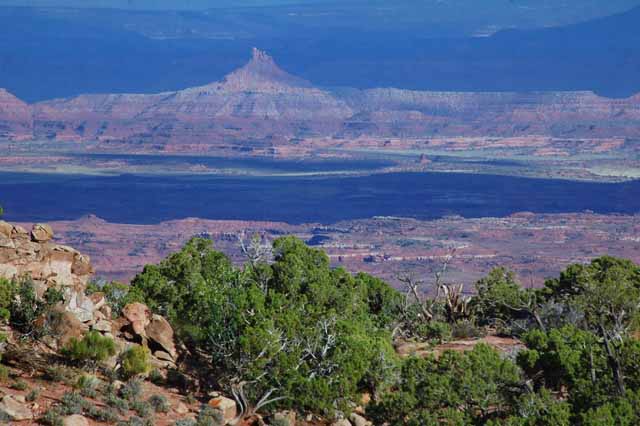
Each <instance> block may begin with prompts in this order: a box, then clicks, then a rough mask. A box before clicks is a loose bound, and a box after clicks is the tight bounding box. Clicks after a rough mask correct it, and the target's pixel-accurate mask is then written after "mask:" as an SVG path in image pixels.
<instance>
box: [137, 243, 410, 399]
mask: <svg viewBox="0 0 640 426" xmlns="http://www.w3.org/2000/svg"><path fill="white" fill-rule="evenodd" d="M273 253H274V262H273V263H272V264H266V263H265V264H258V263H252V264H250V265H247V267H245V268H244V269H243V270H240V269H237V268H235V267H234V266H233V265H232V263H231V262H230V261H229V259H228V258H227V257H226V256H224V255H223V254H222V253H219V252H217V251H215V250H213V249H212V247H211V242H210V241H208V240H203V239H198V238H196V239H193V240H191V241H190V242H189V243H187V244H186V246H185V247H184V248H183V249H182V250H181V251H180V252H178V253H175V254H173V255H171V256H169V257H168V258H167V259H166V260H164V261H162V262H161V263H160V264H159V265H149V266H147V267H145V269H144V271H143V272H142V273H141V274H140V275H138V276H137V277H136V278H135V279H134V280H133V282H132V287H133V288H132V291H134V292H136V294H140V295H142V301H143V302H144V303H146V304H147V305H148V306H149V307H150V308H152V309H153V310H154V311H156V312H159V313H161V314H164V315H167V317H168V318H169V319H170V321H171V323H172V325H173V326H174V329H175V330H176V332H177V334H178V335H179V336H181V337H182V338H183V339H185V341H187V342H188V343H189V344H191V345H193V346H196V347H198V348H199V349H201V350H204V351H207V352H208V353H209V354H210V355H211V356H212V358H213V359H212V363H211V367H212V370H214V371H213V373H212V375H213V377H218V378H219V384H220V385H222V386H227V385H228V384H229V383H230V382H231V380H232V379H237V378H240V379H241V380H246V381H257V383H255V384H254V385H253V386H252V388H251V389H252V390H251V392H252V395H251V396H252V397H257V396H259V394H262V393H263V392H265V391H266V390H268V389H269V388H271V387H274V388H277V389H278V392H279V395H280V396H284V397H286V399H285V400H283V401H281V403H280V404H281V405H284V406H295V407H296V408H299V409H313V410H331V409H335V407H336V406H344V405H346V404H347V403H348V402H349V401H355V400H356V399H357V398H358V392H360V391H364V390H369V391H378V390H379V389H376V388H377V387H379V386H387V385H388V383H387V382H388V379H385V378H384V377H381V375H380V372H381V371H385V374H386V373H389V377H393V376H394V374H393V372H391V371H389V370H393V369H395V368H397V367H396V366H397V363H398V361H397V358H396V356H395V353H394V351H393V348H392V346H391V333H390V332H391V330H390V328H391V324H392V323H393V321H394V316H395V312H396V311H397V309H398V307H399V304H400V301H401V298H400V295H399V294H398V293H397V292H396V291H395V290H393V289H392V288H391V287H389V286H388V285H387V284H385V283H384V282H382V281H380V280H377V279H375V278H373V277H370V276H368V275H366V274H358V275H356V276H352V275H350V274H348V273H347V272H345V271H344V270H343V269H332V268H331V267H330V264H329V259H328V257H327V256H326V255H325V254H324V253H323V252H321V251H319V250H315V249H311V248H309V247H307V246H305V245H304V243H302V242H301V241H300V240H298V239H296V238H292V237H285V238H281V239H278V240H276V241H275V242H274V244H273ZM381 366H384V369H382V370H381ZM265 373H266V374H265Z"/></svg>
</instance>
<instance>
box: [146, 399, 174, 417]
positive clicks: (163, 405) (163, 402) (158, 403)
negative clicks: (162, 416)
mask: <svg viewBox="0 0 640 426" xmlns="http://www.w3.org/2000/svg"><path fill="white" fill-rule="evenodd" d="M148 402H149V404H150V405H151V407H153V409H154V411H155V412H156V413H166V412H168V411H169V408H170V407H169V401H167V398H166V397H165V396H164V395H151V397H150V398H149V400H148Z"/></svg>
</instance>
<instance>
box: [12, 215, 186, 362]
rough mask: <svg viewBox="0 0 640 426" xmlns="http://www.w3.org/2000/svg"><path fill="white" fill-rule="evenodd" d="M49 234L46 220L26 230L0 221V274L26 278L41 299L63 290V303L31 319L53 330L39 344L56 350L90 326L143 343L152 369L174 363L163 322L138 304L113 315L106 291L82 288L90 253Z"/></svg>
mask: <svg viewBox="0 0 640 426" xmlns="http://www.w3.org/2000/svg"><path fill="white" fill-rule="evenodd" d="M53 237H54V233H53V230H52V229H51V227H50V226H49V225H47V224H35V225H33V227H32V229H31V231H30V232H29V231H27V230H26V229H24V228H23V227H21V226H18V225H12V224H10V223H7V222H4V221H0V277H1V278H5V279H10V280H12V279H23V278H27V277H28V278H30V279H31V280H32V281H33V284H34V288H35V290H36V295H37V296H38V297H41V298H42V297H43V296H44V294H45V292H46V291H47V290H48V289H50V288H54V289H57V290H60V291H61V292H62V296H63V301H62V302H60V303H59V304H58V305H56V306H54V307H53V308H52V310H51V312H48V313H47V314H45V315H43V316H42V317H40V318H38V319H37V320H36V321H37V322H36V326H37V327H39V328H41V329H42V328H48V329H50V330H51V331H52V333H50V334H49V335H48V336H45V337H44V338H43V342H44V343H45V344H46V345H48V346H49V347H50V348H51V349H54V350H59V349H61V348H63V347H64V346H65V345H66V344H67V343H69V341H70V340H71V339H79V338H81V337H82V335H83V334H84V333H86V332H87V331H89V330H95V331H98V332H100V333H102V334H104V335H107V336H109V337H111V338H113V339H115V340H116V343H117V344H118V346H120V347H121V348H125V347H127V346H129V345H131V344H140V345H143V346H146V347H148V348H149V350H150V353H152V355H153V359H152V363H153V365H154V366H155V367H159V368H162V367H171V366H174V365H175V361H176V360H177V358H178V352H177V350H176V346H175V343H174V333H173V329H172V328H171V325H170V324H169V323H168V322H167V320H165V319H164V318H163V317H162V316H160V315H154V314H152V313H151V311H150V309H149V308H148V307H147V306H145V305H143V304H141V303H132V304H129V305H127V306H125V307H124V308H123V310H122V316H121V317H120V318H116V319H114V318H112V312H111V308H110V307H109V305H108V304H107V302H106V299H105V295H104V294H103V293H100V292H97V293H92V294H87V292H86V289H87V283H88V280H89V278H90V277H91V275H92V274H93V268H92V266H91V262H90V259H89V257H87V256H85V255H83V254H81V253H80V252H78V251H76V250H74V249H73V248H71V247H68V246H63V245H59V244H56V243H55V242H54V241H53Z"/></svg>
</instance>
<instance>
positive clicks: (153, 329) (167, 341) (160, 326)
mask: <svg viewBox="0 0 640 426" xmlns="http://www.w3.org/2000/svg"><path fill="white" fill-rule="evenodd" d="M145 332H146V335H147V338H149V340H151V341H152V342H154V343H156V344H158V345H159V346H160V347H162V349H163V350H164V351H165V352H167V353H168V354H169V355H171V358H172V360H175V359H176V357H177V355H178V353H177V351H176V346H175V344H174V343H173V328H171V325H169V322H168V321H167V320H166V319H164V318H163V317H161V316H160V315H153V316H152V317H151V321H150V322H149V324H148V325H147V327H146V328H145Z"/></svg>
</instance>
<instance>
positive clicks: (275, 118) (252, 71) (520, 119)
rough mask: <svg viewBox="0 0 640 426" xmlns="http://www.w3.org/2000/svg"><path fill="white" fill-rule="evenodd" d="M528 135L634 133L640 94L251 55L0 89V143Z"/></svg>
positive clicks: (170, 143)
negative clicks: (95, 85) (477, 85)
mask: <svg viewBox="0 0 640 426" xmlns="http://www.w3.org/2000/svg"><path fill="white" fill-rule="evenodd" d="M527 135H529V136H530V135H538V136H540V135H545V136H553V137H561V138H566V137H572V138H603V137H622V138H624V137H629V138H634V137H639V136H640V95H636V96H633V97H630V98H626V99H609V98H604V97H601V96H598V95H596V94H594V93H592V92H586V91H585V92H544V93H543V92H539V93H463V92H426V91H412V90H400V89H393V88H379V89H369V90H355V89H344V90H325V89H320V88H317V87H314V86H313V85H312V84H311V83H309V82H307V81H305V80H302V79H300V78H298V77H295V76H292V75H291V74H289V73H287V72H285V71H283V70H282V69H281V68H279V67H278V66H277V65H276V63H275V62H274V60H273V59H272V58H271V57H270V56H269V55H267V54H266V53H264V52H261V51H259V50H257V49H254V51H253V56H252V59H251V60H250V61H249V62H248V63H247V64H246V65H245V66H243V67H242V68H240V69H238V70H236V71H234V72H232V73H230V74H228V75H227V76H226V77H225V78H224V79H223V80H222V81H218V82H213V83H210V84H207V85H204V86H200V87H193V88H188V89H184V90H179V91H175V92H165V93H158V94H149V95H142V94H103V95H99V94H92V95H80V96H77V97H74V98H69V99H55V100H50V101H45V102H40V103H37V104H34V105H31V106H29V105H27V104H25V103H24V102H21V101H20V100H18V99H17V98H15V97H14V96H12V95H10V94H9V93H7V92H6V91H2V90H0V138H1V139H13V140H22V139H29V138H34V139H38V140H42V139H51V140H70V141H100V142H102V143H104V144H107V145H108V146H111V145H113V144H122V145H123V146H125V147H126V146H129V147H131V148H132V149H133V148H135V149H156V148H160V147H161V148H164V149H174V150H177V149H178V148H177V147H194V146H199V147H201V148H200V149H215V148H222V149H232V150H234V149H235V150H241V151H246V150H251V149H253V148H263V149H264V148H265V147H266V148H269V147H276V146H280V147H281V146H288V145H291V144H292V143H295V142H296V141H298V140H300V139H313V138H327V139H326V140H325V141H324V142H322V141H318V142H317V144H320V145H322V144H323V143H324V144H325V145H326V144H327V143H329V142H330V141H331V140H333V139H337V140H340V139H353V138H359V137H374V138H393V137H404V138H428V137H441V136H447V137H449V136H494V137H513V136H527ZM327 141H329V142H327ZM171 147H172V148H171ZM321 147H322V146H318V148H321Z"/></svg>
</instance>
